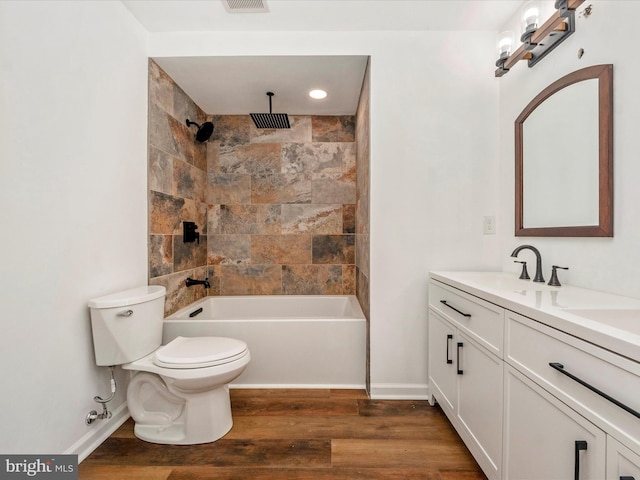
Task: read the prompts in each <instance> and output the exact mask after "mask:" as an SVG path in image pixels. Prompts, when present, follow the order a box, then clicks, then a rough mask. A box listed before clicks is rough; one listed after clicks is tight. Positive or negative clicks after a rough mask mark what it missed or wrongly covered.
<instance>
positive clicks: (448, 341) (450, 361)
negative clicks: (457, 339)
mask: <svg viewBox="0 0 640 480" xmlns="http://www.w3.org/2000/svg"><path fill="white" fill-rule="evenodd" d="M450 340H453V335H447V364H451V363H453V360H451V359H450V358H449V344H450V343H451V342H450Z"/></svg>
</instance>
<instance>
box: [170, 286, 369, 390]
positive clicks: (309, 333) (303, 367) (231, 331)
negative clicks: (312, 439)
mask: <svg viewBox="0 0 640 480" xmlns="http://www.w3.org/2000/svg"><path fill="white" fill-rule="evenodd" d="M200 308H201V309H202V312H200V313H198V314H197V315H196V316H194V317H191V318H190V317H189V314H192V313H193V312H195V311H197V310H198V309H200ZM163 332H164V333H163V343H167V342H169V341H171V340H173V339H174V338H176V337H177V336H183V337H196V336H217V337H230V338H237V339H240V340H243V341H245V342H246V343H247V345H248V346H249V350H250V351H251V363H250V364H249V366H248V367H247V369H246V370H245V371H244V373H243V374H242V375H240V377H238V378H237V379H236V380H235V381H234V383H233V384H232V386H234V387H243V388H261V387H264V388H364V386H365V368H366V366H365V365H366V319H365V317H364V315H363V313H362V309H361V308H360V304H359V303H358V300H357V298H356V297H355V296H354V295H315V296H312V295H272V296H257V295H256V296H229V297H207V298H204V299H202V300H199V301H197V302H195V303H193V304H191V305H189V306H188V307H187V308H184V309H182V310H180V311H178V312H176V313H174V314H173V315H171V316H169V317H167V318H166V319H165V320H164V331H163Z"/></svg>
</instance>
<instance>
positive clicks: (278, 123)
mask: <svg viewBox="0 0 640 480" xmlns="http://www.w3.org/2000/svg"><path fill="white" fill-rule="evenodd" d="M267 95H268V96H269V113H250V114H249V115H251V119H252V120H253V123H255V124H256V128H291V125H290V124H289V115H287V114H286V113H271V98H272V97H273V96H274V95H275V94H274V93H273V92H267Z"/></svg>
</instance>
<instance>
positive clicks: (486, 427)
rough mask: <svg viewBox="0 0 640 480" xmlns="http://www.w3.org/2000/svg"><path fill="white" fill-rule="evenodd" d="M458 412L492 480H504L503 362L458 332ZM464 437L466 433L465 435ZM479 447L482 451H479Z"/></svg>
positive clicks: (482, 465) (479, 460) (483, 467)
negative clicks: (502, 477)
mask: <svg viewBox="0 0 640 480" xmlns="http://www.w3.org/2000/svg"><path fill="white" fill-rule="evenodd" d="M456 349H459V352H456V356H459V357H460V363H459V365H458V371H459V372H461V374H460V375H459V376H458V385H459V390H458V411H457V416H458V419H459V420H460V423H461V424H462V428H463V429H464V430H466V433H467V434H468V435H469V436H471V438H472V439H473V442H471V443H467V445H468V446H469V449H470V450H472V452H473V454H474V456H475V457H476V460H477V461H478V463H479V464H480V466H481V467H482V469H483V470H484V472H485V473H486V475H487V477H489V478H500V471H501V469H502V402H503V392H502V389H503V374H502V372H503V362H502V360H500V359H499V358H498V357H496V356H495V355H492V354H491V353H489V352H488V351H487V350H486V349H485V348H483V347H482V346H481V345H480V344H478V343H476V342H475V341H474V340H472V338H471V337H470V336H469V335H466V334H465V333H463V332H461V331H458V339H457V342H456ZM461 436H463V437H464V433H463V432H461ZM474 443H475V444H476V445H477V447H478V448H476V445H473V444H474Z"/></svg>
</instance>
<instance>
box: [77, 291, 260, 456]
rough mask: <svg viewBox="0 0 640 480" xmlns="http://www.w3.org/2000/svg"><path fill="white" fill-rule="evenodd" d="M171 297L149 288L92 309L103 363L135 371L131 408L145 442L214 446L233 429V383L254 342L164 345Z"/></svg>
mask: <svg viewBox="0 0 640 480" xmlns="http://www.w3.org/2000/svg"><path fill="white" fill-rule="evenodd" d="M165 293H166V290H165V288H164V287H162V286H148V287H141V288H136V289H130V290H126V291H124V292H119V293H116V294H112V295H107V296H104V297H100V298H96V299H93V300H91V301H90V302H89V307H90V309H91V326H92V333H93V343H94V350H95V356H96V364H97V365H109V366H110V365H121V366H122V368H123V369H125V370H129V371H131V372H132V377H131V380H130V383H129V387H128V389H127V406H128V407H129V412H130V414H131V417H132V418H133V419H134V421H135V427H134V433H135V435H136V436H137V437H138V438H140V439H142V440H146V441H149V442H153V443H164V444H172V445H193V444H198V443H207V442H213V441H215V440H218V439H219V438H221V437H222V436H224V435H225V434H226V433H227V432H228V431H229V430H230V429H231V427H232V425H233V420H232V417H231V401H230V399H229V383H230V382H232V381H233V380H234V379H235V378H237V377H238V376H239V375H240V374H241V373H242V372H243V371H244V369H245V368H246V367H247V365H248V364H249V361H250V359H251V355H250V353H249V349H248V347H247V344H246V343H244V342H242V341H240V340H236V339H232V338H225V337H177V338H176V339H174V340H172V341H171V342H169V343H168V344H167V345H164V346H160V343H161V339H162V325H163V323H162V322H163V311H164V297H165Z"/></svg>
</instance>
